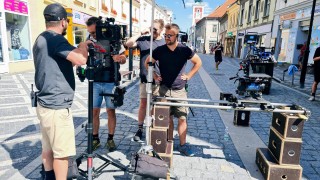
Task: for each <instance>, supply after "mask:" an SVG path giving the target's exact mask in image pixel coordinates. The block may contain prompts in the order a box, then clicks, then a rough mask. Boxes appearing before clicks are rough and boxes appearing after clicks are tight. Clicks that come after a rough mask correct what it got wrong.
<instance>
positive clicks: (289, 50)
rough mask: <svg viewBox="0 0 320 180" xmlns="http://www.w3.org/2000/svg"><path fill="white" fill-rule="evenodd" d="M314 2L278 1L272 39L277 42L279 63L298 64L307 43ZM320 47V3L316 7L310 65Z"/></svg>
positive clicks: (276, 50)
mask: <svg viewBox="0 0 320 180" xmlns="http://www.w3.org/2000/svg"><path fill="white" fill-rule="evenodd" d="M311 7H312V1H308V0H291V1H286V2H285V1H277V5H276V11H275V17H274V26H273V30H272V38H273V39H275V40H276V49H275V56H276V57H277V59H278V61H279V62H286V63H290V64H292V63H293V64H298V56H299V55H300V48H301V46H302V45H303V44H304V43H305V42H306V41H307V37H308V33H309V25H310V17H311ZM319 45H320V2H319V3H317V5H316V7H315V17H314V20H313V28H312V34H311V42H310V54H309V58H308V63H309V64H313V55H314V52H315V50H316V48H317V47H319Z"/></svg>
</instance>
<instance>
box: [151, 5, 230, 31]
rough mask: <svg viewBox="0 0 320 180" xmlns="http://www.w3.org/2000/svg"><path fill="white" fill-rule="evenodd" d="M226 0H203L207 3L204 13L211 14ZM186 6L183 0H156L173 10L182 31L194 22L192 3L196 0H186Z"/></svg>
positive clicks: (175, 21)
mask: <svg viewBox="0 0 320 180" xmlns="http://www.w3.org/2000/svg"><path fill="white" fill-rule="evenodd" d="M224 1H225V0H203V4H204V5H205V9H204V15H205V16H207V15H209V14H210V13H211V12H212V11H213V10H214V9H216V8H217V7H218V6H219V5H221V4H222V3H223V2H224ZM184 2H185V4H186V8H184V7H183V3H182V0H156V3H157V4H158V5H160V6H164V7H166V8H169V9H171V10H172V11H173V14H174V17H175V20H173V22H174V23H176V24H178V25H179V26H180V28H181V31H187V29H188V28H189V27H191V24H192V19H191V18H192V5H193V4H194V0H184Z"/></svg>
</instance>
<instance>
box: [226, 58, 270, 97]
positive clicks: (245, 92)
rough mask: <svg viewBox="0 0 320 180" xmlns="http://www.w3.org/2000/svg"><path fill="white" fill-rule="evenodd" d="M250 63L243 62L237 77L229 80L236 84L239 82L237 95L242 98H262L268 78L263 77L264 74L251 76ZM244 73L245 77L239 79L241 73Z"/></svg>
mask: <svg viewBox="0 0 320 180" xmlns="http://www.w3.org/2000/svg"><path fill="white" fill-rule="evenodd" d="M249 66H250V64H249V61H246V60H244V61H241V62H240V68H239V70H238V72H237V74H236V76H235V77H231V78H229V80H233V79H235V81H234V83H236V82H237V81H239V84H238V86H237V90H236V93H237V94H238V95H240V96H245V97H249V96H250V97H253V98H261V97H262V92H263V90H264V89H265V87H266V83H268V79H267V78H268V77H265V76H263V74H256V75H254V76H251V75H250V76H249V75H248V74H249ZM240 71H243V72H244V74H245V75H244V76H243V77H239V72H240Z"/></svg>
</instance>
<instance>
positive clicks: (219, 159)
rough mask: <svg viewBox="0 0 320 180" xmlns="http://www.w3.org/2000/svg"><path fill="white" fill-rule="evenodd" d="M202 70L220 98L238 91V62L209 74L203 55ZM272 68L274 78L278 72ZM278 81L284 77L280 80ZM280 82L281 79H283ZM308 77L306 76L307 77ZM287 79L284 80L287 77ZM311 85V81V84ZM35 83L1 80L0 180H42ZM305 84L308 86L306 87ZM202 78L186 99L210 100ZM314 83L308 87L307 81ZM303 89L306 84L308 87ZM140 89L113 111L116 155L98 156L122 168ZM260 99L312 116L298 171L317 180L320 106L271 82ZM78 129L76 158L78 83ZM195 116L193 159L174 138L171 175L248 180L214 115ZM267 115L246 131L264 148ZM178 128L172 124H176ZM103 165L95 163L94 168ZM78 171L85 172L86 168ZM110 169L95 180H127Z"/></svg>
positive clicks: (82, 145) (80, 94) (82, 114)
mask: <svg viewBox="0 0 320 180" xmlns="http://www.w3.org/2000/svg"><path fill="white" fill-rule="evenodd" d="M201 58H202V60H203V68H204V69H205V70H206V71H207V72H208V73H209V74H210V76H211V78H212V79H213V80H214V81H215V82H216V83H217V84H218V86H219V87H220V89H221V90H222V91H224V92H231V93H233V92H234V89H235V87H236V85H235V84H233V81H229V80H228V79H229V77H232V76H234V75H235V73H236V70H237V68H238V63H239V60H236V59H229V58H224V61H223V63H222V64H221V68H220V70H219V71H216V70H213V62H214V60H213V56H211V55H201ZM277 68H278V67H276V68H275V71H274V72H275V76H276V77H277V76H278V75H280V73H276V72H277V71H278V72H281V71H282V70H281V69H280V68H279V69H277ZM281 76H282V75H281ZM281 76H280V77H281ZM307 77H308V76H307ZM286 78H287V77H286ZM312 80H313V78H312ZM32 82H33V73H32V72H27V73H23V74H15V75H1V80H0V106H1V108H0V114H1V116H0V143H1V146H0V161H1V163H0V179H10V177H12V175H16V174H21V175H22V176H24V177H26V178H27V179H40V177H41V176H40V169H41V168H40V163H41V161H40V158H39V156H40V154H41V143H40V140H39V139H40V135H39V122H38V120H37V118H36V115H35V112H34V109H32V108H31V107H30V101H29V92H30V91H29V86H30V84H31V83H32ZM308 82H309V81H308ZM204 83H205V82H203V81H202V79H201V78H200V76H199V75H198V74H197V75H195V77H194V78H193V79H192V80H191V81H190V82H189V97H193V98H206V99H208V98H209V94H208V92H207V90H206V88H205V86H204ZM311 83H312V81H311ZM306 89H307V81H306ZM138 96H139V88H138V84H135V85H133V86H132V87H131V89H130V91H129V92H128V93H127V94H126V98H125V103H124V105H123V106H122V107H121V108H119V109H118V110H117V128H116V134H115V141H116V144H117V146H118V147H117V151H116V152H112V153H106V149H105V148H104V147H103V146H102V147H100V148H99V149H98V150H97V153H99V154H103V155H106V156H107V157H109V158H112V159H113V160H116V161H118V162H120V163H122V164H124V165H128V163H129V159H130V156H131V153H133V152H135V151H137V150H138V149H139V148H140V145H139V144H138V143H136V142H132V141H131V138H132V136H133V134H134V132H135V131H136V130H137V111H138V105H139V102H138V100H137V97H138ZM264 98H265V99H266V100H269V101H271V102H284V103H297V104H299V105H302V106H304V107H307V108H309V109H310V110H311V111H312V116H311V117H310V119H309V121H307V122H306V123H305V129H304V133H303V141H304V142H303V150H302V156H301V165H302V167H303V168H304V171H303V175H304V178H305V179H319V177H320V175H319V174H320V156H319V151H320V150H319V149H318V148H317V147H318V145H319V138H320V136H319V123H318V121H319V118H318V117H319V113H318V112H317V111H316V108H317V107H319V101H315V102H309V101H308V100H307V98H308V96H307V95H306V93H305V92H302V93H301V91H300V90H299V89H298V88H297V89H296V90H294V89H292V88H287V87H286V86H284V85H282V84H279V83H276V82H273V83H272V87H271V93H270V95H265V96H264ZM72 109H73V112H74V120H75V128H76V132H77V135H76V145H77V155H80V154H81V153H83V152H84V151H85V149H86V145H87V144H86V143H87V136H86V133H85V131H84V129H83V128H81V125H82V124H85V123H86V121H87V83H86V82H85V83H80V82H78V81H77V88H76V95H75V102H74V104H73V106H72ZM192 110H193V112H194V114H195V116H194V117H193V116H192V115H190V116H189V119H188V125H189V129H188V136H187V140H188V141H189V142H190V144H191V145H192V148H193V150H194V151H195V152H196V156H195V157H185V156H181V155H180V154H179V152H178V151H177V150H176V147H177V146H176V145H177V144H178V141H179V138H178V136H177V132H175V147H174V158H173V168H172V172H173V174H174V175H176V176H177V177H179V178H180V179H239V180H243V179H250V175H249V174H248V172H247V170H246V169H245V167H244V165H243V163H242V161H241V159H240V157H239V155H238V153H237V151H236V149H235V147H234V145H233V143H232V141H231V140H230V139H229V140H225V139H224V131H225V126H224V124H223V122H222V120H221V117H220V116H219V114H218V112H217V111H216V110H212V109H204V108H193V109H192ZM101 112H102V113H101V129H100V136H101V140H102V145H104V144H105V142H106V138H107V133H108V130H107V126H106V124H107V120H106V119H107V117H106V116H107V115H106V113H105V112H103V111H101ZM270 120H271V114H270V113H252V115H251V124H250V126H251V127H252V128H253V129H254V130H255V132H256V133H257V134H258V135H259V137H260V138H261V139H262V140H263V142H264V143H265V144H266V145H267V143H268V134H269V127H270ZM176 123H177V122H176V121H175V124H176ZM101 163H102V162H101V161H99V160H96V159H95V160H94V166H95V167H96V166H98V165H99V164H101ZM81 167H85V162H84V163H82V165H81ZM116 170H117V169H116V168H114V167H113V166H108V167H107V168H106V170H105V171H104V173H103V174H101V175H100V176H99V177H98V178H97V179H130V178H131V177H132V174H129V173H124V172H121V171H116Z"/></svg>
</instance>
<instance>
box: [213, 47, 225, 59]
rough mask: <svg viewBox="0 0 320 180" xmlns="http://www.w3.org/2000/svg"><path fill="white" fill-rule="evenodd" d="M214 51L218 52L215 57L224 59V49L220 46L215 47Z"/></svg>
mask: <svg viewBox="0 0 320 180" xmlns="http://www.w3.org/2000/svg"><path fill="white" fill-rule="evenodd" d="M214 49H215V50H216V51H215V53H214V56H215V57H222V52H223V47H222V46H221V45H220V46H215V47H214Z"/></svg>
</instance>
